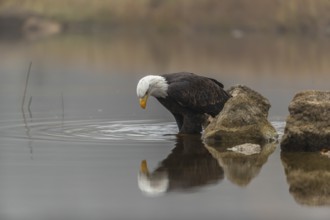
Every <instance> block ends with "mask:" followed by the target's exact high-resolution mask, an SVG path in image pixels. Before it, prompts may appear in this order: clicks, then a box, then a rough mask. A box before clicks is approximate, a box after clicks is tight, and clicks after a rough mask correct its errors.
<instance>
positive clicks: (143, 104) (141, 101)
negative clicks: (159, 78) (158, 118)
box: [140, 95, 148, 109]
mask: <svg viewBox="0 0 330 220" xmlns="http://www.w3.org/2000/svg"><path fill="white" fill-rule="evenodd" d="M147 100H148V95H145V96H143V97H142V98H140V106H141V108H143V109H145V108H146V106H147Z"/></svg>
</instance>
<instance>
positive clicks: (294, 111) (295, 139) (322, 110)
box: [281, 91, 330, 151]
mask: <svg viewBox="0 0 330 220" xmlns="http://www.w3.org/2000/svg"><path fill="white" fill-rule="evenodd" d="M289 112H290V115H289V116H288V118H287V120H286V127H285V130H284V135H283V138H282V140H281V148H282V150H285V151H320V150H322V149H330V91H326V92H322V91H304V92H300V93H298V94H296V95H295V97H294V98H293V100H292V101H291V103H290V105H289Z"/></svg>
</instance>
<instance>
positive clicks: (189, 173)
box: [138, 135, 224, 196]
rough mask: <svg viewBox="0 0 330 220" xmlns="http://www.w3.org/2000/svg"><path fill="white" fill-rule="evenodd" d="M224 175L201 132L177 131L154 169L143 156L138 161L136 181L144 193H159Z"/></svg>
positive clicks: (214, 180)
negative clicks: (187, 132) (166, 151)
mask: <svg viewBox="0 0 330 220" xmlns="http://www.w3.org/2000/svg"><path fill="white" fill-rule="evenodd" d="M223 178H224V171H223V169H222V168H221V167H220V165H219V163H218V161H217V160H216V159H214V158H213V157H212V155H211V154H210V153H209V152H208V150H207V149H206V148H205V147H204V144H203V143H202V141H201V136H200V135H179V136H177V142H176V145H175V148H174V149H173V150H172V152H171V153H170V154H169V155H168V156H167V158H166V159H164V160H163V161H162V162H160V164H159V165H158V167H157V168H156V169H155V170H154V171H153V172H150V171H149V170H148V166H147V162H146V161H145V160H143V161H142V162H141V167H140V172H139V174H138V185H139V188H140V190H141V191H142V192H143V193H145V194H146V195H149V196H158V195H162V194H164V193H166V192H169V191H178V190H179V191H182V190H184V191H187V190H188V191H192V190H195V189H197V188H198V187H202V186H205V185H209V184H215V183H218V182H219V181H220V180H222V179H223Z"/></svg>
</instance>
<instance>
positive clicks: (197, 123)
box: [136, 72, 230, 134]
mask: <svg viewBox="0 0 330 220" xmlns="http://www.w3.org/2000/svg"><path fill="white" fill-rule="evenodd" d="M136 92H137V96H138V98H139V99H140V106H141V107H142V108H143V109H145V108H146V105H147V100H148V98H149V96H154V97H155V98H156V99H157V100H158V101H159V102H160V103H161V104H162V105H163V106H164V107H165V108H166V109H167V110H169V111H170V112H171V113H172V114H173V116H174V118H175V120H176V123H177V125H178V128H179V133H183V134H196V133H200V132H201V131H202V124H203V122H204V120H205V114H207V115H211V116H212V117H215V116H216V115H217V114H218V113H219V112H220V111H221V110H222V109H223V106H224V104H225V103H226V101H227V100H228V99H229V98H230V95H229V94H228V93H227V92H226V91H225V90H224V89H223V84H222V83H220V82H218V81H217V80H215V79H211V78H208V77H204V76H199V75H196V74H194V73H187V72H180V73H170V74H164V75H148V76H145V77H143V78H142V79H140V81H139V82H138V84H137V88H136Z"/></svg>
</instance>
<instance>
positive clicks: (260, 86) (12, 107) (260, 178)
mask: <svg viewBox="0 0 330 220" xmlns="http://www.w3.org/2000/svg"><path fill="white" fill-rule="evenodd" d="M329 47H330V42H329V40H328V39H310V38H299V39H296V38H283V37H272V38H270V37H267V38H265V37H261V36H246V37H243V38H241V39H235V38H232V37H231V36H213V35H211V36H208V35H205V36H204V35H203V36H199V37H196V36H189V35H179V36H177V35H157V34H156V35H154V34H150V35H142V34H138V33H135V34H127V33H113V34H109V35H104V36H96V35H92V36H90V35H89V36H82V35H74V34H72V35H63V36H61V35H60V36H55V37H53V38H48V39H42V40H39V41H27V40H18V41H10V40H8V39H7V40H1V41H0V51H1V53H0V177H1V178H0V179H1V180H0V217H1V219H24V220H29V219H31V220H32V219H33V220H36V219H265V218H267V219H329V216H330V211H329V200H330V196H329V191H330V190H329V186H328V184H327V182H328V181H327V180H329V170H330V169H329V163H330V162H329V159H328V158H326V157H324V156H321V155H319V154H316V153H314V154H304V155H299V154H297V155H294V156H292V155H290V154H285V153H281V151H280V148H279V146H278V144H271V145H267V146H264V147H263V151H262V152H261V153H260V154H259V155H252V156H249V157H247V156H237V155H234V156H233V155H231V154H228V152H224V151H223V150H221V149H217V148H214V147H212V146H205V145H204V144H203V143H202V142H201V141H200V139H199V138H198V137H197V138H196V137H191V136H187V137H177V136H176V135H175V134H176V133H177V128H176V125H175V122H174V120H173V118H172V116H171V115H170V114H169V113H168V112H167V111H166V110H164V109H163V108H162V107H161V106H160V105H159V103H157V101H156V100H154V99H150V101H149V103H148V106H147V109H146V110H142V109H140V108H139V105H138V100H137V98H136V94H135V86H136V83H137V81H138V79H139V78H140V77H142V76H143V75H145V74H147V73H155V74H158V73H165V72H175V71H183V70H184V71H192V72H196V73H201V74H204V75H208V76H211V77H214V78H217V79H218V80H220V81H221V82H223V83H224V84H225V87H226V88H228V87H230V86H231V85H234V84H245V85H248V86H250V87H251V88H253V89H255V90H257V91H259V92H260V93H262V94H263V95H264V96H266V97H267V98H268V99H269V100H270V102H271V104H272V108H271V110H270V115H269V119H270V120H271V122H272V124H273V125H274V126H275V128H276V129H277V131H278V132H279V134H280V135H282V134H283V130H284V126H285V123H284V120H285V118H286V116H287V114H288V112H287V106H288V103H289V102H290V100H291V99H292V97H293V95H294V94H295V93H296V92H298V91H300V90H305V89H322V90H325V89H329V84H328V82H329V80H330V74H328V72H329V70H330V65H329V63H328V59H329V57H330V52H329V51H330V50H329ZM31 61H32V69H31V72H30V76H29V79H28V81H27V78H26V76H27V70H28V66H29V63H30V62H31ZM26 82H27V87H26V93H25V94H24V90H25V83H26ZM23 97H25V102H24V105H22V100H23ZM144 160H145V161H146V162H147V164H148V168H149V172H150V173H151V175H152V176H153V177H155V178H158V179H160V180H161V181H163V182H162V184H163V185H162V186H163V188H162V190H160V191H159V192H160V193H150V190H149V191H147V190H146V189H145V188H141V183H140V182H139V175H140V174H139V170H140V166H141V162H143V161H144ZM301 161H308V163H309V164H310V166H307V167H305V166H303V164H302V163H301ZM315 161H318V162H315ZM320 161H321V162H320ZM302 171H303V172H302ZM304 174H307V175H304ZM319 174H321V178H319V179H317V181H316V182H315V181H314V182H313V181H311V180H313V179H315V178H309V177H311V176H312V177H313V176H315V175H316V176H317V175H319ZM146 181H147V182H148V179H147V180H146ZM303 183H306V184H305V185H304V184H303ZM318 189H321V190H318Z"/></svg>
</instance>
